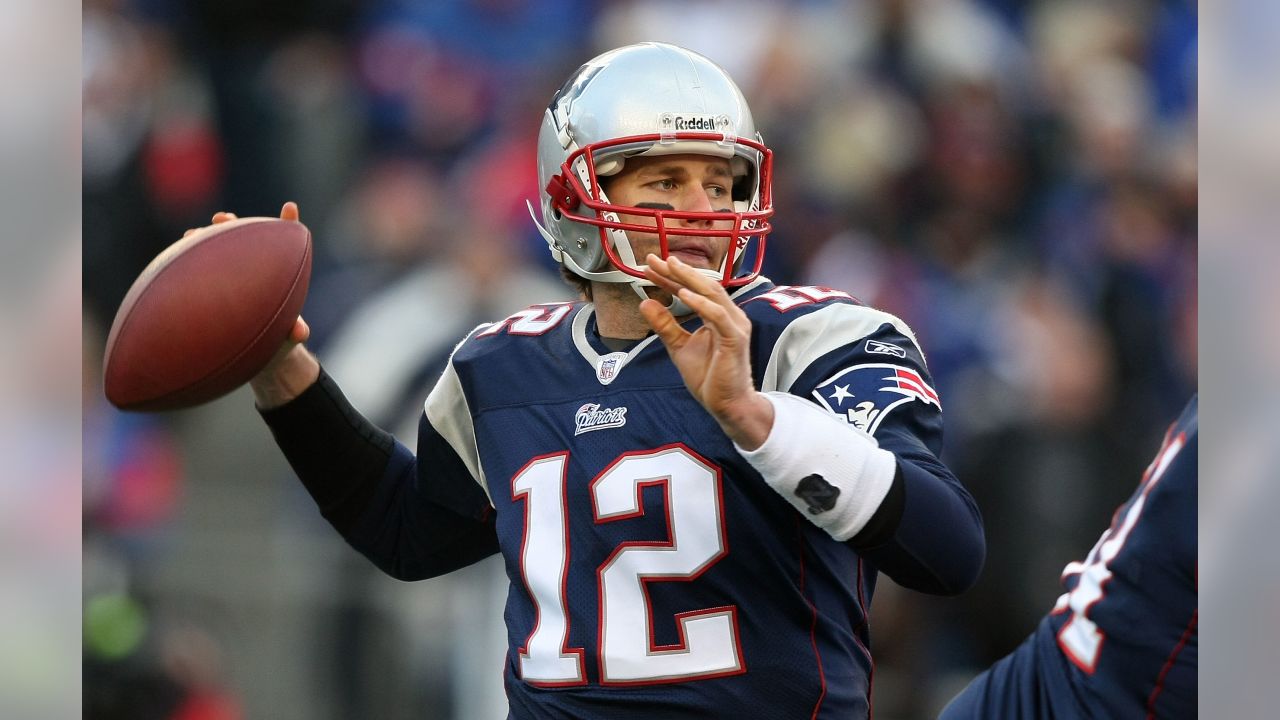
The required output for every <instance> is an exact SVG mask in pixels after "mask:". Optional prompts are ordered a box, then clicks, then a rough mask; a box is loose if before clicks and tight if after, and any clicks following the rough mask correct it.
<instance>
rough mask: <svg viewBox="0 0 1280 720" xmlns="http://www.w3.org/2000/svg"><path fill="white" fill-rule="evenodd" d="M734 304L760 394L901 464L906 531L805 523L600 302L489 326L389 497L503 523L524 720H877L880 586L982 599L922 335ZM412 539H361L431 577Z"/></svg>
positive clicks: (762, 294) (651, 346) (804, 292)
mask: <svg viewBox="0 0 1280 720" xmlns="http://www.w3.org/2000/svg"><path fill="white" fill-rule="evenodd" d="M734 298H735V301H736V302H738V304H739V305H740V306H741V307H742V308H743V309H744V311H745V312H746V313H747V315H748V317H749V318H750V319H751V321H752V325H753V335H752V367H753V372H754V374H755V379H756V384H757V387H759V388H760V389H761V390H764V391H772V390H781V391H789V392H791V393H793V394H795V395H798V396H800V397H805V398H808V399H810V400H812V401H813V402H815V403H817V404H819V405H820V406H822V407H825V408H827V409H828V410H830V411H831V413H832V415H833V417H835V418H839V419H840V420H842V421H845V422H849V423H852V424H854V425H855V426H857V427H859V428H861V429H863V430H866V431H867V432H870V433H873V434H874V435H875V437H876V438H877V440H878V441H879V442H880V445H881V447H883V448H885V449H888V450H890V451H892V452H893V453H894V454H895V455H896V456H897V460H898V468H897V471H898V473H899V475H900V479H899V481H900V482H902V483H903V484H904V486H905V497H906V501H905V505H904V507H903V509H902V511H901V518H900V520H898V521H897V524H896V526H895V528H896V529H895V531H894V532H893V534H892V536H891V537H890V538H888V539H887V540H883V541H882V542H879V543H878V544H877V545H876V546H875V547H857V546H856V545H855V544H854V543H852V542H839V541H836V540H834V539H833V538H832V537H831V536H829V535H827V534H826V533H825V532H824V531H823V530H821V529H819V528H818V527H816V526H815V525H813V524H812V523H811V522H809V520H807V519H806V518H805V517H804V516H802V515H801V514H800V513H799V512H797V511H796V510H795V509H794V508H793V507H792V506H791V505H790V504H789V503H788V502H786V501H785V500H784V499H783V498H782V497H781V496H779V495H778V494H777V492H776V491H774V490H773V489H772V488H771V487H770V486H769V485H767V484H766V483H765V482H764V480H763V479H762V478H761V477H760V475H759V474H758V473H757V472H756V471H755V470H754V469H753V468H752V467H751V465H749V464H748V463H747V462H746V461H745V460H744V459H743V457H742V456H741V455H740V454H739V453H738V452H737V451H736V450H735V449H734V446H733V444H732V442H731V441H730V440H729V439H728V437H726V436H725V435H724V434H723V433H722V432H721V431H720V429H719V426H718V425H717V424H716V422H715V420H714V419H712V418H711V416H710V415H709V414H708V413H707V412H706V411H705V410H704V409H703V408H702V406H701V405H699V404H698V402H697V401H696V400H695V399H694V398H693V397H692V396H691V395H690V394H689V392H688V390H687V389H686V387H685V385H684V383H683V381H682V380H681V378H680V375H679V372H678V371H677V370H676V367H675V365H674V364H673V363H672V362H671V360H670V358H669V356H668V355H667V352H666V349H665V348H664V347H663V345H662V344H661V342H660V341H658V340H657V338H656V337H655V336H650V337H649V338H646V339H645V340H643V341H640V342H639V343H638V344H636V345H635V346H634V347H633V348H631V349H630V350H629V351H628V352H612V351H610V350H609V349H608V348H607V347H606V346H605V345H604V344H603V343H602V342H601V340H600V338H599V336H598V334H597V332H596V330H595V320H594V314H593V312H594V308H593V307H592V306H591V305H589V304H582V303H576V304H570V303H556V304H547V305H540V306H535V307H533V308H530V309H528V310H524V311H521V312H520V313H516V314H515V315H513V316H511V317H509V318H507V319H506V320H504V321H502V322H498V323H493V324H490V325H482V326H481V327H480V328H477V329H476V330H475V331H473V332H472V334H471V335H470V336H469V337H468V338H467V339H466V340H464V341H463V342H462V343H461V344H460V345H459V347H458V349H457V350H456V351H455V352H454V354H453V357H452V358H451V360H450V363H449V365H448V367H447V368H446V370H445V372H444V375H443V376H442V378H441V380H440V382H439V384H438V385H437V386H436V388H435V389H434V390H433V391H432V393H431V396H430V397H429V398H428V400H427V403H426V412H425V414H424V419H423V422H422V430H421V432H420V438H419V448H418V455H417V458H416V461H415V460H414V459H413V458H412V457H411V456H407V451H406V450H404V449H403V448H397V456H396V457H395V458H393V460H392V462H391V463H390V464H389V465H388V470H387V473H386V476H385V477H384V479H383V481H382V482H383V485H384V486H387V487H393V488H394V487H397V486H399V485H411V486H413V487H414V488H415V489H414V491H413V492H412V493H401V492H400V491H397V490H386V489H384V490H380V491H379V492H378V493H377V495H379V496H384V497H390V496H392V495H396V494H399V495H401V496H404V497H409V498H416V499H415V500H411V502H422V503H431V504H433V505H435V506H443V507H447V508H449V510H450V511H451V512H453V513H456V514H457V515H458V516H462V517H469V518H473V519H474V520H475V521H476V522H477V523H480V522H488V523H492V527H493V528H494V532H495V533H496V536H497V543H498V546H499V548H500V552H501V553H502V556H503V558H504V560H505V564H506V570H507V574H508V576H509V578H510V580H511V589H510V593H509V596H508V601H507V608H506V618H505V619H506V624H507V629H508V634H509V648H510V649H509V652H508V656H507V662H506V668H505V672H506V686H507V694H508V698H509V701H510V707H511V715H512V717H515V718H584V717H601V718H603V717H608V718H646V719H647V718H654V717H661V718H669V719H670V718H685V717H688V718H695V717H696V718H702V717H708V716H728V715H732V714H738V715H740V716H742V717H752V718H799V717H814V718H852V717H865V716H867V715H868V713H869V707H870V696H871V678H872V669H873V665H872V661H871V654H870V650H869V645H870V632H869V629H868V622H867V609H868V607H869V606H870V603H871V595H872V592H873V590H874V588H875V583H876V577H877V572H886V573H888V574H889V575H890V576H891V577H893V578H894V579H895V580H897V581H898V582H900V583H902V584H904V585H906V586H908V587H914V588H917V589H920V590H923V591H926V592H934V593H952V592H957V591H959V590H960V589H963V588H964V587H966V586H967V585H969V584H970V583H971V582H972V581H973V579H974V578H975V577H976V575H977V572H978V569H979V568H980V565H981V562H982V557H983V541H982V531H981V521H980V519H979V516H978V513H977V510H976V508H975V506H974V504H973V501H972V499H971V498H970V497H969V495H968V493H967V492H965V490H964V489H963V488H962V487H961V486H960V484H959V483H958V482H957V481H956V480H955V478H954V477H953V476H952V475H951V473H950V472H949V471H948V470H947V469H946V468H945V467H944V466H943V465H942V464H941V463H940V462H939V461H938V459H937V456H938V454H939V453H940V452H941V445H942V416H941V399H940V398H939V397H938V395H937V393H936V392H935V391H934V390H933V388H932V386H931V380H930V378H929V374H928V371H927V369H926V367H925V362H924V358H923V356H922V355H921V353H920V350H919V349H918V347H917V346H916V343H915V340H914V338H913V337H912V335H911V331H910V330H909V329H908V328H907V327H906V326H905V325H904V324H903V323H902V322H901V321H900V320H898V319H897V318H894V317H893V316H891V315H888V314H886V313H882V312H879V311H876V310H873V309H871V308H867V307H864V306H862V305H860V304H858V303H856V302H855V301H854V300H853V299H852V298H850V297H849V296H848V295H846V294H844V293H839V292H835V291H830V290H825V289H817V288H790V287H775V286H773V285H772V284H770V283H768V282H767V281H765V280H763V279H761V280H758V281H756V282H755V283H753V284H751V285H749V286H747V287H745V288H742V289H740V290H738V291H737V292H735V293H734ZM698 324H699V321H698V320H697V319H696V318H695V319H693V320H690V321H688V322H686V324H685V326H686V327H687V328H690V329H692V328H693V327H696V326H697V325H698ZM373 505H374V507H377V508H386V507H388V505H387V504H386V503H377V502H375V503H374V504H373ZM413 516H414V515H413V512H411V511H405V510H404V509H403V508H399V509H397V510H395V511H375V516H373V517H367V518H365V519H363V520H362V521H361V522H360V523H358V524H357V525H358V528H359V529H358V530H357V531H356V532H354V533H352V534H351V535H349V539H350V540H351V541H352V542H353V544H355V545H356V546H357V547H359V548H360V549H361V550H362V551H364V552H365V553H366V554H368V555H369V556H370V557H371V558H373V559H374V560H375V562H378V564H379V565H380V566H382V567H394V568H396V569H397V574H398V575H399V576H402V577H415V576H418V575H419V574H420V573H417V572H415V568H414V567H413V565H414V563H415V560H414V558H415V557H417V556H418V554H419V549H420V546H421V545H422V544H423V543H425V542H426V541H425V540H422V539H421V536H418V535H416V534H415V533H417V532H418V530H417V529H415V528H414V527H413V526H412V518H413ZM855 540H857V538H855ZM421 574H425V573H421Z"/></svg>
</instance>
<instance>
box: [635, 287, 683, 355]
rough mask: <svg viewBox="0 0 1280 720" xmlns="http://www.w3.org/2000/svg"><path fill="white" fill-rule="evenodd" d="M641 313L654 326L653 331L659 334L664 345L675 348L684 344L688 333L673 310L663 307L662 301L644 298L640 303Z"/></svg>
mask: <svg viewBox="0 0 1280 720" xmlns="http://www.w3.org/2000/svg"><path fill="white" fill-rule="evenodd" d="M640 314H641V315H643V316H644V320H645V322H647V323H649V327H651V328H653V332H654V333H655V334H657V336H658V339H659V340H661V341H662V344H663V345H666V346H667V347H668V348H670V349H673V350H674V349H676V348H677V347H679V346H680V345H681V344H683V342H684V338H685V336H686V335H687V334H688V333H686V332H685V330H684V328H682V327H680V323H678V322H676V319H675V318H674V317H672V315H671V312H670V311H669V310H667V309H666V308H665V307H663V306H662V303H660V302H658V301H657V300H654V299H652V298H650V299H648V300H643V301H641V303H640Z"/></svg>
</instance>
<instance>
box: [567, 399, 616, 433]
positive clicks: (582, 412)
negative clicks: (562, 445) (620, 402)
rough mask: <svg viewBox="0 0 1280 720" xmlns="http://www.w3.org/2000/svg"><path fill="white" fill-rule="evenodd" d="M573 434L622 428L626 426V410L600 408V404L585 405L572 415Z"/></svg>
mask: <svg viewBox="0 0 1280 720" xmlns="http://www.w3.org/2000/svg"><path fill="white" fill-rule="evenodd" d="M573 424H574V431H573V434H574V435H575V436H576V435H581V434H582V433H585V432H591V431H592V430H604V429H605V428H615V427H622V426H623V425H626V424H627V408H626V406H625V405H624V406H623V407H616V408H602V407H600V403H587V404H586V405H583V406H582V407H580V408H578V412H576V413H574V415H573Z"/></svg>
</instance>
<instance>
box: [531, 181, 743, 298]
mask: <svg viewBox="0 0 1280 720" xmlns="http://www.w3.org/2000/svg"><path fill="white" fill-rule="evenodd" d="M525 207H527V208H528V209H529V217H530V219H532V220H533V225H534V227H536V228H538V233H539V234H540V235H542V237H543V239H544V240H546V241H547V244H548V245H549V246H550V248H551V256H552V258H554V259H555V260H556V261H557V262H559V263H561V264H562V265H565V266H567V267H568V268H569V270H570V271H571V272H573V274H575V275H577V276H578V277H581V278H584V279H586V280H589V281H591V282H606V283H627V284H628V285H630V286H631V289H632V290H633V291H634V292H635V294H636V295H637V296H639V297H640V299H641V300H648V299H650V298H649V294H648V293H647V292H645V288H651V287H657V285H656V284H654V283H653V282H652V281H650V280H646V279H644V278H638V277H634V276H632V275H628V274H627V273H624V272H622V271H621V270H617V269H614V270H604V271H601V272H593V271H590V270H587V269H586V268H583V267H582V266H581V265H578V263H577V262H576V261H575V260H574V259H573V256H572V255H570V254H569V253H567V252H564V251H563V250H560V249H558V247H557V246H558V242H557V240H556V238H555V236H554V235H552V234H551V232H550V231H549V230H547V229H546V228H545V227H543V225H542V223H541V222H539V220H538V216H537V215H536V214H535V213H534V210H533V203H531V202H529V201H528V200H526V201H525ZM606 232H608V233H609V240H610V242H612V243H613V247H614V249H615V250H616V251H617V252H618V256H619V257H620V258H622V260H623V261H624V262H626V263H628V264H629V265H630V266H631V267H633V268H637V269H644V268H645V267H647V266H646V265H641V264H640V263H638V262H636V258H635V251H634V250H633V249H632V247H631V242H630V241H629V240H627V235H626V233H625V232H623V231H622V230H618V229H615V228H609V229H608V230H607V231H606ZM728 259H729V258H728V255H726V256H725V258H724V260H721V261H720V271H719V272H716V271H714V270H703V269H701V268H695V272H698V273H701V274H702V275H705V276H707V277H708V278H710V279H712V280H714V281H716V282H720V281H721V279H722V278H723V277H724V263H725V261H727V260H728ZM664 307H666V309H667V311H668V312H670V313H671V314H672V315H674V316H675V317H683V316H685V315H692V314H693V308H691V307H689V306H688V305H687V304H685V302H684V301H683V300H681V299H680V298H678V297H676V296H675V295H674V294H673V295H672V296H671V302H669V303H667V304H666V305H665V306H664Z"/></svg>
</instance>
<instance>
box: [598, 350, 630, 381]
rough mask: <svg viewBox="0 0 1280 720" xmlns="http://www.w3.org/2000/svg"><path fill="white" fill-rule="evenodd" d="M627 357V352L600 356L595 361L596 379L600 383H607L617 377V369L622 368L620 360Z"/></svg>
mask: <svg viewBox="0 0 1280 720" xmlns="http://www.w3.org/2000/svg"><path fill="white" fill-rule="evenodd" d="M626 359H627V354H626V353H622V352H616V353H609V354H608V355H605V356H604V357H602V358H600V360H599V361H597V362H596V379H597V380H599V381H600V384H601V385H608V384H609V383H611V382H613V379H614V378H616V377H618V370H620V369H622V361H623V360H626Z"/></svg>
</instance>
